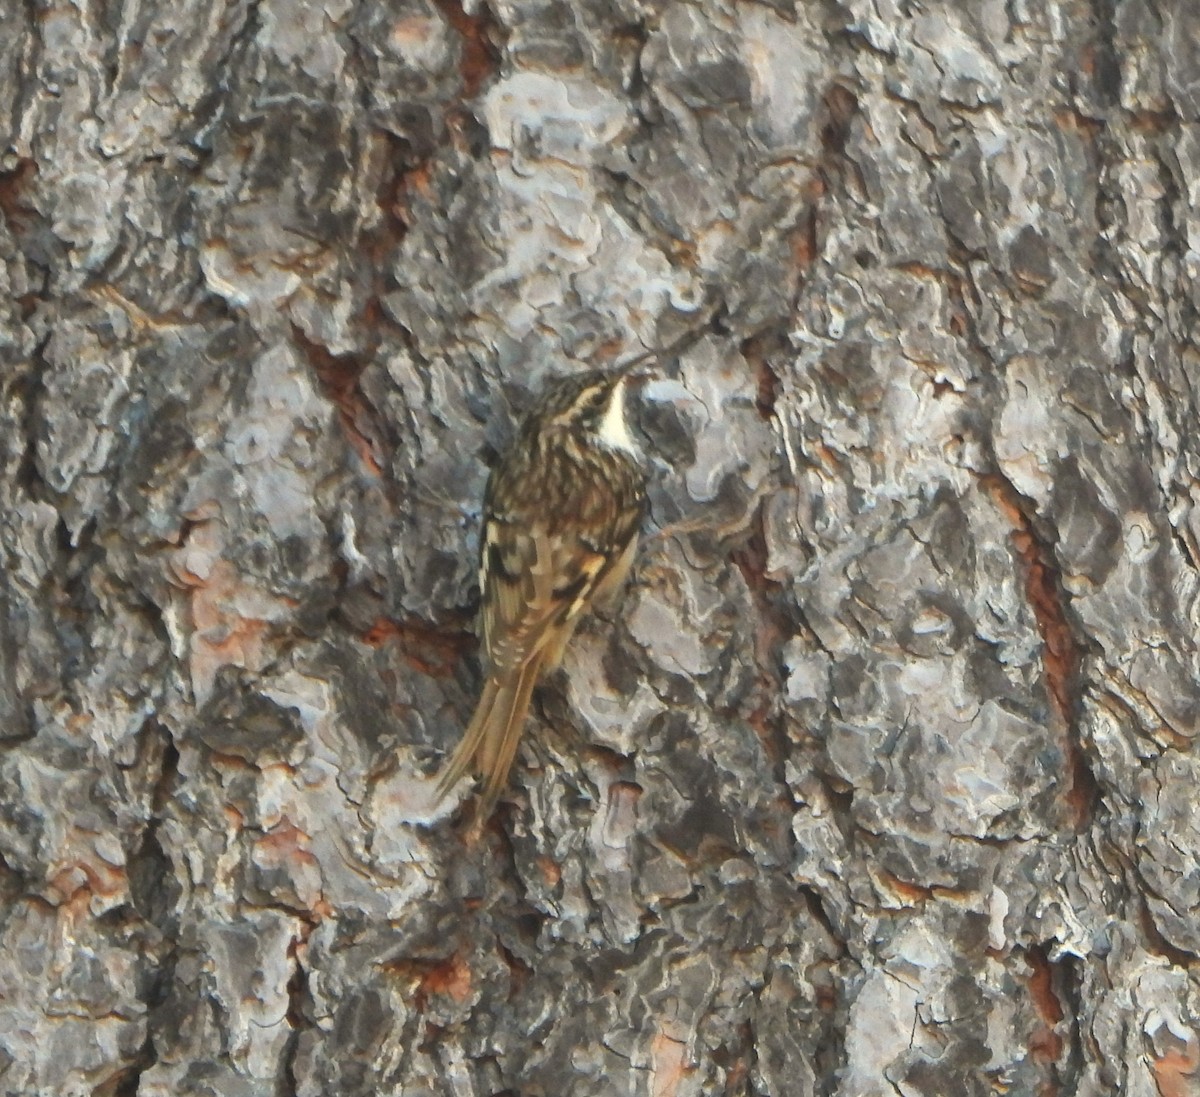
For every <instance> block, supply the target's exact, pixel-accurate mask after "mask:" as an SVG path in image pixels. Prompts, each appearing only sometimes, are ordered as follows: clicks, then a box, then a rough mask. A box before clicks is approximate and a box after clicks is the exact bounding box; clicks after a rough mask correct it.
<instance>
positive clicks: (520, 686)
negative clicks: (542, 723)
mask: <svg viewBox="0 0 1200 1097" xmlns="http://www.w3.org/2000/svg"><path fill="white" fill-rule="evenodd" d="M542 663H543V656H542V655H541V653H536V654H534V655H533V656H531V657H530V658H529V659H527V660H526V661H525V662H524V663H523V664H522V665H521V666H520V667H519V668H518V669H517V670H516V672H515V673H512V674H509V675H506V676H505V677H504V678H502V679H495V678H489V679H488V680H487V683H486V684H485V685H484V687H483V694H482V696H481V697H480V698H479V704H478V705H476V706H475V713H474V715H473V716H472V717H471V722H470V723H469V724H468V725H467V730H466V731H465V732H464V733H463V737H462V741H461V742H460V743H459V744H458V746H457V747H455V748H454V753H453V754H452V755H451V756H450V758H449V760H448V761H447V762H446V764H445V765H444V766H443V767H442V772H441V774H440V775H439V776H438V782H437V788H436V790H435V803H441V802H442V800H444V799H445V798H446V794H447V793H449V791H450V790H451V789H452V788H453V787H454V786H455V785H456V784H458V782H459V781H460V780H461V779H462V778H463V777H464V776H466V774H468V773H469V772H471V771H472V770H473V769H474V770H478V771H479V772H480V773H482V774H483V777H484V780H485V785H484V794H483V799H482V801H481V802H480V806H479V810H478V812H477V813H476V814H477V818H479V819H481V820H482V819H486V818H487V816H488V815H490V814H491V811H492V808H493V807H495V805H496V800H497V799H498V798H499V796H500V793H501V792H502V791H503V790H504V785H505V782H506V781H507V780H508V771H509V770H510V769H511V768H512V763H513V759H514V758H515V757H516V754H517V746H518V744H519V743H520V741H521V731H522V730H523V728H524V726H525V714H526V712H527V711H528V710H529V698H530V695H531V694H532V693H533V687H534V686H535V685H536V684H537V680H538V676H539V673H540V671H541V668H542Z"/></svg>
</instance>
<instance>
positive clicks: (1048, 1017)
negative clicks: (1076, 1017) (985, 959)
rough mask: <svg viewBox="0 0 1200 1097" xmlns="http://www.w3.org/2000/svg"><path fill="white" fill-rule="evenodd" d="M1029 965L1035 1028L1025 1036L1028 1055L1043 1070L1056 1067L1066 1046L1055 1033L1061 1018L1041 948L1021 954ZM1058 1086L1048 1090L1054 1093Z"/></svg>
mask: <svg viewBox="0 0 1200 1097" xmlns="http://www.w3.org/2000/svg"><path fill="white" fill-rule="evenodd" d="M1025 959H1026V961H1027V962H1028V964H1029V978H1028V979H1027V981H1026V986H1027V987H1028V988H1029V998H1030V1001H1031V1002H1032V1003H1033V1008H1034V1010H1035V1011H1036V1013H1037V1016H1038V1024H1037V1025H1036V1027H1035V1028H1034V1029H1033V1031H1032V1032H1031V1033H1030V1034H1029V1054H1030V1055H1031V1057H1032V1058H1033V1060H1034V1061H1035V1062H1037V1063H1039V1064H1041V1065H1043V1066H1051V1065H1053V1064H1055V1063H1057V1062H1058V1061H1059V1060H1060V1059H1061V1058H1062V1055H1063V1051H1064V1050H1065V1047H1066V1042H1065V1041H1064V1040H1063V1038H1062V1035H1061V1034H1060V1033H1059V1031H1058V1026H1059V1025H1060V1024H1061V1023H1062V1019H1063V1016H1064V1013H1063V1007H1062V1002H1061V1001H1060V1000H1059V997H1058V993H1057V992H1056V991H1055V989H1054V966H1053V964H1051V963H1050V960H1049V958H1048V957H1047V956H1046V953H1045V950H1044V949H1042V948H1033V949H1030V950H1029V951H1028V952H1027V953H1026V954H1025ZM1058 1089H1059V1087H1058V1085H1057V1084H1054V1085H1053V1086H1052V1087H1050V1088H1049V1089H1048V1091H1047V1092H1049V1093H1057V1092H1058Z"/></svg>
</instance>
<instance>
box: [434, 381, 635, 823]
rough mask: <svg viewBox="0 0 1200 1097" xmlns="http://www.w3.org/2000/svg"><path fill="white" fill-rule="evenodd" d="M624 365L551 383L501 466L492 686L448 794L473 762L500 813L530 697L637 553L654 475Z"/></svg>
mask: <svg viewBox="0 0 1200 1097" xmlns="http://www.w3.org/2000/svg"><path fill="white" fill-rule="evenodd" d="M626 383H627V377H626V375H625V374H623V373H609V372H603V371H591V372H588V373H582V374H576V375H573V376H570V377H564V378H559V379H558V380H556V381H554V382H552V383H551V384H550V385H549V386H548V387H547V389H546V391H545V392H544V393H543V395H542V396H541V398H540V399H539V401H538V402H537V403H536V404H535V406H534V407H533V408H532V409H531V410H530V412H529V414H528V415H527V416H526V417H525V419H524V421H523V422H522V423H521V426H520V429H519V430H518V432H517V437H516V440H515V441H514V443H513V446H512V448H511V449H510V450H509V451H508V453H506V454H505V455H504V457H503V458H502V460H501V461H500V462H499V464H497V465H496V467H495V468H494V469H493V470H492V474H491V476H490V477H489V478H488V485H487V492H486V494H485V497H484V523H483V536H482V538H481V545H480V548H481V552H480V556H481V559H480V569H479V583H480V588H481V590H482V595H483V601H482V606H481V609H480V639H481V641H482V651H483V663H484V686H483V691H482V693H481V695H480V699H479V703H478V705H477V706H476V709H475V714H474V715H473V716H472V718H471V722H470V724H468V725H467V730H466V732H465V733H464V735H463V738H462V741H461V742H460V743H459V745H458V747H457V748H456V749H455V751H454V753H453V755H452V756H451V757H450V759H449V761H448V762H447V763H446V765H445V767H444V768H443V770H442V773H441V775H440V777H439V779H438V799H439V800H440V799H441V798H442V797H444V796H445V795H446V793H447V792H449V791H450V789H451V788H453V787H454V785H455V784H457V783H458V781H459V779H460V778H461V777H463V776H464V775H465V774H466V773H467V772H468V771H469V770H472V769H474V770H477V771H478V772H480V773H482V775H483V778H484V785H483V794H482V797H481V799H480V803H479V809H478V818H479V819H481V820H482V819H485V818H486V817H487V816H488V815H490V814H491V811H492V808H493V807H494V806H495V803H496V799H497V798H498V797H499V795H500V793H501V791H503V788H504V785H505V782H506V781H507V779H508V772H509V769H510V768H511V767H512V761H513V758H514V757H515V755H516V752H517V746H518V744H519V742H520V737H521V730H522V727H523V725H524V722H525V713H526V711H527V709H528V707H529V699H530V695H531V694H532V692H533V687H534V685H536V683H537V681H538V679H539V678H540V677H541V676H542V675H543V674H545V673H546V672H548V671H550V670H552V669H553V668H554V667H556V666H557V665H558V663H559V660H560V659H561V658H562V654H563V650H564V648H565V647H566V645H567V642H568V641H569V640H570V638H571V635H572V633H573V632H574V631H575V627H576V625H577V624H578V623H579V621H580V619H581V617H582V616H583V614H584V613H585V612H586V610H587V609H588V608H589V607H590V606H591V605H593V604H594V603H595V602H596V601H597V600H600V599H604V598H605V597H607V596H608V595H609V594H611V593H612V592H614V591H616V590H617V589H618V588H619V587H620V585H621V583H622V581H623V580H624V578H625V576H626V574H627V573H628V571H629V567H630V564H631V563H632V561H633V554H634V551H635V548H636V545H637V535H638V529H639V527H640V526H641V523H642V518H643V515H644V512H645V506H646V478H645V474H644V472H643V471H642V468H641V466H640V465H639V463H638V461H637V458H636V455H635V452H634V444H633V440H632V438H631V437H630V436H629V432H628V429H627V426H626V422H625V409H624V397H625V386H626Z"/></svg>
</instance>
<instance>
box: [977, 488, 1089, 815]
mask: <svg viewBox="0 0 1200 1097" xmlns="http://www.w3.org/2000/svg"><path fill="white" fill-rule="evenodd" d="M982 483H983V486H984V488H985V489H986V490H987V491H988V492H989V493H990V494H991V496H992V498H993V499H994V500H995V502H996V504H997V506H999V508H1000V510H1001V512H1002V513H1003V514H1004V515H1005V517H1006V518H1008V520H1009V522H1010V523H1011V524H1012V527H1013V532H1012V545H1013V548H1014V549H1015V550H1016V553H1017V556H1018V557H1019V558H1020V560H1021V562H1022V564H1023V565H1024V571H1025V597H1026V599H1027V600H1028V602H1029V607H1030V609H1031V610H1032V611H1033V616H1034V620H1035V622H1036V623H1037V629H1038V634H1039V635H1040V636H1041V638H1042V669H1043V672H1044V675H1045V681H1046V692H1047V694H1048V696H1049V699H1050V702H1051V704H1052V705H1053V707H1054V711H1055V712H1056V713H1057V714H1058V716H1059V718H1060V719H1061V720H1062V723H1063V726H1064V728H1065V729H1066V731H1065V736H1064V742H1063V753H1064V755H1065V757H1066V763H1067V766H1066V768H1067V776H1068V780H1069V784H1068V786H1067V791H1066V800H1067V805H1068V807H1069V808H1070V811H1071V815H1072V819H1073V821H1074V824H1075V826H1076V828H1077V829H1079V830H1082V829H1084V828H1085V827H1086V826H1087V825H1088V823H1089V821H1090V820H1091V814H1092V805H1093V804H1094V802H1095V798H1096V779H1095V777H1094V776H1093V774H1092V771H1091V768H1090V767H1089V765H1088V762H1087V759H1086V757H1085V756H1084V753H1083V749H1082V747H1081V745H1080V742H1079V734H1078V728H1077V714H1078V710H1079V699H1080V682H1079V668H1080V662H1081V655H1080V651H1079V646H1078V644H1077V643H1076V642H1075V635H1074V633H1073V631H1072V629H1071V624H1070V622H1069V621H1068V619H1067V608H1066V598H1067V596H1066V592H1065V591H1064V590H1063V586H1062V575H1061V573H1060V571H1059V569H1058V565H1057V564H1056V563H1055V560H1054V548H1053V546H1052V545H1049V544H1047V543H1045V542H1044V541H1043V540H1042V539H1041V538H1040V537H1039V536H1038V533H1037V531H1036V530H1035V529H1034V526H1033V522H1032V520H1031V519H1030V517H1029V513H1028V510H1029V507H1030V504H1029V501H1028V500H1026V499H1024V498H1023V497H1022V496H1021V494H1020V493H1019V492H1018V491H1017V489H1016V488H1015V487H1013V485H1012V484H1011V483H1010V482H1009V481H1008V480H1007V479H1005V478H1004V477H1003V476H1000V475H996V474H991V475H987V476H984V477H983V478H982Z"/></svg>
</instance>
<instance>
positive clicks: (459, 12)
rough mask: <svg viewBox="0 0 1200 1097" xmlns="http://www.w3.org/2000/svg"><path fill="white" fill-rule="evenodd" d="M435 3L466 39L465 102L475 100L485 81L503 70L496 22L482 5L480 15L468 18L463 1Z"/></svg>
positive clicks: (463, 57)
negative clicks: (495, 38)
mask: <svg viewBox="0 0 1200 1097" xmlns="http://www.w3.org/2000/svg"><path fill="white" fill-rule="evenodd" d="M434 3H435V4H437V7H438V10H439V11H440V12H441V13H442V15H444V16H445V17H446V22H448V23H449V24H450V25H451V26H452V27H453V28H454V29H455V30H456V31H457V32H458V34H459V36H460V37H461V39H462V53H461V55H460V56H459V60H458V72H459V75H460V76H461V77H462V98H463V99H474V98H475V96H477V95H478V94H479V89H480V88H481V87H483V83H484V81H485V80H487V78H488V77H489V76H492V75H493V74H494V73H495V72H496V70H497V69H498V68H499V67H500V51H499V50H497V49H496V46H495V44H494V43H493V42H492V40H491V35H492V33H493V31H494V29H495V27H496V23H495V20H494V19H493V18H492V13H491V12H490V11H489V10H488V8H487V6H486V5H482V4H481V5H480V7H479V14H478V15H468V14H467V13H466V11H465V10H464V9H463V5H462V2H461V0H434Z"/></svg>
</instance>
